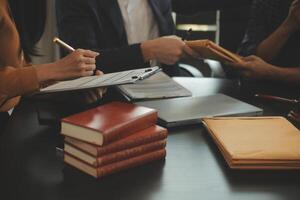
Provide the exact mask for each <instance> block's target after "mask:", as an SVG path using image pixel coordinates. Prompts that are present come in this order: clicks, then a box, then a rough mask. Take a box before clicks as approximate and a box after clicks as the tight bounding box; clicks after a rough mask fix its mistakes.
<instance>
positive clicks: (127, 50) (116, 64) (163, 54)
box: [56, 0, 194, 76]
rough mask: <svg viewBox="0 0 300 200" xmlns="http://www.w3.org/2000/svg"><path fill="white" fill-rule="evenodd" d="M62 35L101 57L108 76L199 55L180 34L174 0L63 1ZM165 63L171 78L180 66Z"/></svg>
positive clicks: (60, 7)
mask: <svg viewBox="0 0 300 200" xmlns="http://www.w3.org/2000/svg"><path fill="white" fill-rule="evenodd" d="M56 6H57V21H58V23H57V24H58V32H59V36H60V37H61V38H62V39H63V40H65V41H66V42H67V43H69V44H71V45H72V46H74V47H82V48H88V49H92V50H95V51H97V52H100V53H101V56H99V57H98V58H97V66H99V67H100V69H101V70H102V71H103V72H104V73H109V72H116V71H122V70H128V69H134V68H143V67H147V66H149V62H151V65H152V66H153V65H156V64H158V63H161V64H166V65H174V64H175V63H176V62H177V61H178V60H179V59H180V58H181V57H182V56H183V55H184V54H188V55H194V52H193V51H192V50H191V49H190V48H189V47H188V46H186V45H185V43H184V42H183V41H181V39H179V38H178V37H175V36H174V37H165V36H170V35H174V33H175V26H174V22H173V18H172V6H171V1H170V0H151V1H146V0H72V1H70V0H57V1H56ZM166 65H163V66H162V67H163V70H164V71H165V72H166V73H167V74H169V75H171V76H172V75H178V69H177V67H170V66H166Z"/></svg>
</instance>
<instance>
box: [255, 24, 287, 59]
mask: <svg viewBox="0 0 300 200" xmlns="http://www.w3.org/2000/svg"><path fill="white" fill-rule="evenodd" d="M292 33H293V30H292V29H291V28H290V27H289V26H288V24H287V23H286V22H284V23H283V24H282V25H281V26H279V27H278V28H277V30H276V31H275V32H273V33H272V34H271V35H270V36H269V37H268V38H266V39H265V40H263V41H262V42H261V43H260V44H259V45H258V46H257V49H256V55H257V56H259V57H261V58H263V59H264V60H265V61H267V62H271V61H272V60H273V59H275V58H276V57H277V56H278V54H279V53H280V51H281V49H282V47H283V46H284V45H285V44H286V42H287V41H288V39H289V37H290V36H291V34H292Z"/></svg>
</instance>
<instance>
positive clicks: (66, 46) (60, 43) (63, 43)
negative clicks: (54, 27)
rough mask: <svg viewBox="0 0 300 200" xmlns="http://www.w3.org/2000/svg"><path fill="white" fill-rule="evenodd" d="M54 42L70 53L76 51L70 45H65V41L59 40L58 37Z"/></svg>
mask: <svg viewBox="0 0 300 200" xmlns="http://www.w3.org/2000/svg"><path fill="white" fill-rule="evenodd" d="M53 42H54V43H55V44H57V45H59V46H61V47H63V48H64V49H66V50H67V51H69V52H73V51H75V49H74V48H73V47H71V46H70V45H68V44H67V43H65V42H64V41H62V40H61V39H59V38H58V37H55V38H54V39H53Z"/></svg>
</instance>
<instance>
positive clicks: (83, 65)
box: [53, 38, 103, 80]
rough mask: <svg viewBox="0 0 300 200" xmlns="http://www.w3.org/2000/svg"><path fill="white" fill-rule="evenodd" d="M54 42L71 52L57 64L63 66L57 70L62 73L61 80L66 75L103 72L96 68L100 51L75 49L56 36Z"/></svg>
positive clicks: (71, 76) (98, 73)
mask: <svg viewBox="0 0 300 200" xmlns="http://www.w3.org/2000/svg"><path fill="white" fill-rule="evenodd" d="M53 42H54V43H56V44H58V45H59V46H61V47H62V48H64V49H65V50H67V51H68V52H70V54H69V55H67V56H66V57H64V58H63V59H61V60H58V61H57V62H56V65H57V66H61V67H60V68H58V70H57V73H58V74H61V75H62V77H61V80H63V79H65V76H68V78H70V79H72V78H78V77H82V76H91V75H94V74H96V75H101V74H103V73H102V72H101V71H99V70H96V57H97V56H99V53H97V52H94V51H90V50H83V49H77V50H75V49H74V48H73V47H71V46H70V45H68V44H66V43H65V42H63V41H62V40H60V39H59V38H54V40H53ZM95 70H96V71H95Z"/></svg>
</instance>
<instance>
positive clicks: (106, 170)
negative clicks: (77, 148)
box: [97, 149, 166, 178]
mask: <svg viewBox="0 0 300 200" xmlns="http://www.w3.org/2000/svg"><path fill="white" fill-rule="evenodd" d="M165 157H166V150H165V149H162V150H159V151H154V152H151V153H148V154H144V155H141V156H137V157H134V158H131V159H128V160H124V161H121V162H117V163H113V164H110V165H106V166H103V167H99V168H97V177H98V178H101V177H103V176H107V175H110V174H113V173H116V172H119V171H123V170H126V169H130V168H134V167H137V166H141V165H144V164H147V163H149V162H152V161H156V160H162V159H164V158H165Z"/></svg>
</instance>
